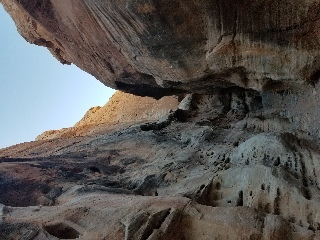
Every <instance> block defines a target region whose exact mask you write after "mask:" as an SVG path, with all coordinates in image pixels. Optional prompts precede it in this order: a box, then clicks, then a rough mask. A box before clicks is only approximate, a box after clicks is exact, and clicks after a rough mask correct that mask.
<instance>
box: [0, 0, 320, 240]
mask: <svg viewBox="0 0 320 240" xmlns="http://www.w3.org/2000/svg"><path fill="white" fill-rule="evenodd" d="M1 2H2V4H3V5H4V6H5V8H6V9H7V11H8V12H9V13H10V14H11V16H12V17H13V18H14V20H15V21H16V24H17V26H18V30H19V32H20V33H21V35H22V36H24V37H25V38H26V40H27V41H29V42H31V43H35V44H38V45H42V46H46V47H48V48H49V50H50V51H51V52H52V54H53V55H54V56H56V58H57V59H58V60H60V61H61V62H62V63H75V64H76V65H77V66H79V67H80V68H82V69H84V70H86V71H88V72H89V73H91V74H93V75H94V76H96V78H97V79H99V80H100V81H102V82H103V83H105V84H106V85H108V86H111V87H114V88H117V89H120V90H123V91H124V92H129V93H134V94H136V95H140V96H151V97H153V98H156V99H160V98H161V97H162V96H165V95H176V96H171V97H168V96H167V97H165V98H162V99H160V100H159V101H156V100H154V99H151V98H141V97H136V96H132V95H128V94H124V93H119V92H118V93H116V95H114V96H113V98H112V99H111V100H110V102H109V103H107V104H106V105H105V106H104V107H102V108H99V107H95V108H92V109H90V110H89V111H88V113H87V114H86V115H85V116H84V118H83V119H82V120H81V121H79V122H78V123H77V124H76V125H75V126H73V127H71V128H68V129H62V130H57V131H49V132H45V133H43V134H41V135H40V136H39V137H38V138H37V140H38V141H34V142H30V143H23V144H19V145H15V146H12V147H9V148H6V149H1V150H0V239H1V240H2V239H4V240H7V239H8V240H9V239H10V240H11V239H28V240H42V239H50V240H56V239H87V240H101V239H104V240H118V239H119V240H120V239H126V240H158V239H159V240H209V239H210V240H211V239H216V240H225V239H230V240H233V239H234V240H244V239H248V240H269V239H272V240H283V239H286V240H287V239H288V240H289V239H290V240H291V239H292V240H318V239H320V147H319V146H320V137H319V136H320V123H319V121H320V84H319V81H318V80H319V77H320V66H319V65H320V61H319V49H320V48H319V41H320V37H319V36H320V35H319V34H320V29H319V27H320V25H319V24H320V20H319V19H320V17H319V16H320V12H319V11H320V2H319V1H317V0H316V1H309V0H300V1H293V0H278V1H268V0H266V1H258V0H239V1H234V0H232V1H231V0H224V1H222V0H211V1H210V0H200V1H196V0H175V1H170V0H166V1H165V0H149V1H147V0H136V1H133V0H126V1H123V0H117V1H116V0H110V1H102V0H95V1H93V0H66V1H58V0H34V1H28V0H1Z"/></svg>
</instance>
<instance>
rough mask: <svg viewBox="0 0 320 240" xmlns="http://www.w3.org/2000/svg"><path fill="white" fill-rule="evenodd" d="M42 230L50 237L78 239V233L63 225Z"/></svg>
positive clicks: (58, 224) (54, 225)
mask: <svg viewBox="0 0 320 240" xmlns="http://www.w3.org/2000/svg"><path fill="white" fill-rule="evenodd" d="M44 229H45V230H46V231H47V232H48V233H49V234H50V235H52V236H54V237H56V238H59V239H77V238H79V237H80V233H79V232H78V231H76V230H75V229H73V228H72V227H70V226H68V225H66V224H64V223H57V224H53V225H48V226H45V227H44Z"/></svg>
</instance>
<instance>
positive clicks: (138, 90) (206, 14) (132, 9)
mask: <svg viewBox="0 0 320 240" xmlns="http://www.w3.org/2000/svg"><path fill="white" fill-rule="evenodd" d="M2 4H3V5H4V6H5V7H6V9H7V11H8V12H9V13H10V14H11V16H12V17H13V18H14V19H15V21H16V24H17V26H18V30H19V32H20V33H21V35H22V36H23V37H24V38H25V39H26V40H27V41H29V42H31V43H34V44H38V45H41V46H45V47H47V48H48V49H49V50H50V51H51V52H52V53H53V55H54V56H56V58H57V59H59V60H60V61H61V62H62V63H74V64H76V65H77V66H79V67H80V68H82V69H84V70H85V71H87V72H89V73H91V74H92V75H94V76H95V77H96V78H97V79H99V80H100V81H102V82H103V83H104V84H106V85H108V86H111V87H113V88H117V89H120V90H122V91H126V92H130V93H134V94H137V95H142V96H145V95H147V96H152V97H155V98H160V97H161V96H164V95H172V94H177V93H181V92H197V93H206V94H212V92H214V91H216V90H217V89H219V88H225V87H231V86H239V87H245V88H253V89H260V90H261V89H269V90H270V89H272V90H277V89H290V88H299V86H300V85H301V84H314V83H315V82H317V81H318V78H319V69H320V62H319V56H320V54H319V32H320V30H319V26H320V25H319V24H320V20H319V9H320V3H319V1H309V0H300V1H294V0H279V1H276V2H274V1H260V0H241V1H233V0H223V1H222V0H217V1H211V0H201V1H198V0H179V1H164V0H160V1H159V0H152V1H146V0H139V1H133V0H130V1H118V0H113V1H108V2H105V1H92V0H86V1H83V0H81V1H79V0H69V1H55V0H36V1H27V0H19V1H18V0H2Z"/></svg>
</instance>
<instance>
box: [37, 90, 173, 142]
mask: <svg viewBox="0 0 320 240" xmlns="http://www.w3.org/2000/svg"><path fill="white" fill-rule="evenodd" d="M178 104H179V103H178V97H175V96H173V97H164V98H162V99H160V100H159V101H157V100H155V99H153V98H150V97H139V96H135V95H132V94H127V93H123V92H119V91H118V92H116V93H115V94H114V95H113V96H112V97H111V98H110V100H109V101H108V102H107V103H106V104H105V105H104V106H103V107H92V108H91V109H89V110H88V112H87V113H86V114H85V116H84V117H83V118H82V119H81V120H80V121H79V122H78V123H76V124H75V125H74V126H73V127H71V128H64V129H61V130H50V131H46V132H44V133H42V134H41V135H39V136H38V137H37V138H36V140H47V139H52V138H59V137H60V138H61V137H72V136H73V137H75V136H86V135H89V134H92V133H97V132H103V131H105V130H106V129H110V128H111V127H112V126H114V127H115V128H118V127H119V126H120V125H121V126H128V125H130V124H137V123H143V122H148V121H157V120H158V119H161V118H163V117H165V116H166V115H168V114H169V113H170V112H171V111H175V110H176V109H177V108H178Z"/></svg>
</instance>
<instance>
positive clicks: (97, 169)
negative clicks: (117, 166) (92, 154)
mask: <svg viewBox="0 0 320 240" xmlns="http://www.w3.org/2000/svg"><path fill="white" fill-rule="evenodd" d="M89 170H90V171H91V172H94V173H101V171H100V169H99V168H97V167H95V166H91V167H89Z"/></svg>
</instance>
